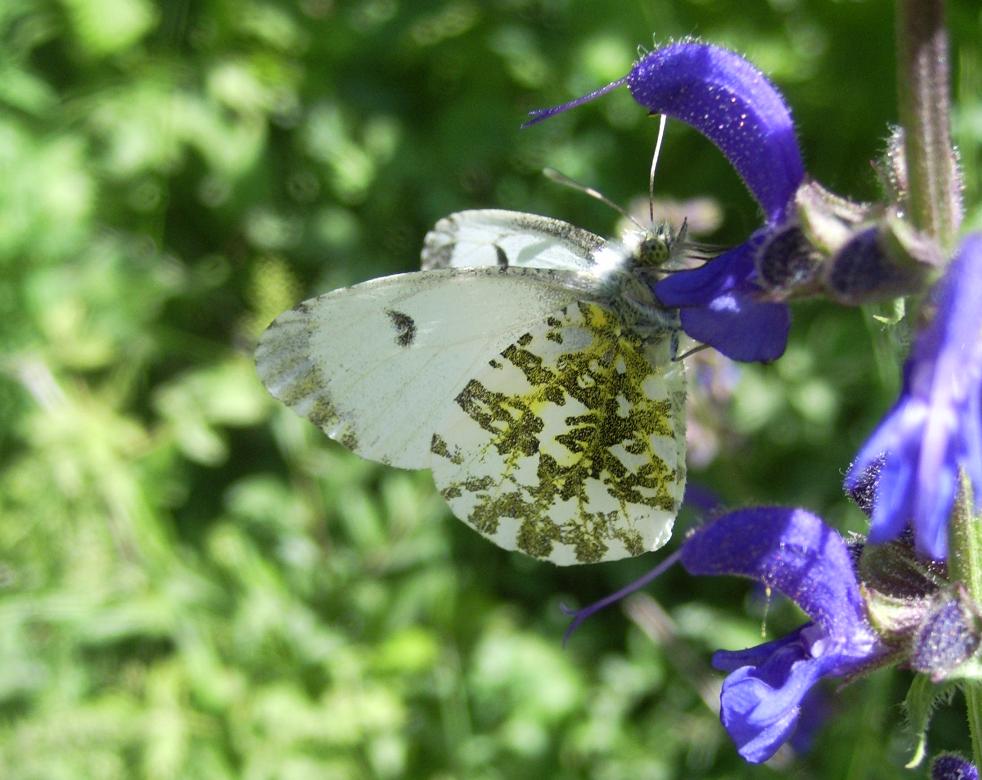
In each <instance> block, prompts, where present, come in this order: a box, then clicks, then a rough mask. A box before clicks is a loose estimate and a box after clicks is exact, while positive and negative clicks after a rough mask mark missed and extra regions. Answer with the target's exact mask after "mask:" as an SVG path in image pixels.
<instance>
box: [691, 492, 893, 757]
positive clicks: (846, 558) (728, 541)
mask: <svg viewBox="0 0 982 780" xmlns="http://www.w3.org/2000/svg"><path fill="white" fill-rule="evenodd" d="M681 561H682V565H683V566H684V567H685V568H686V569H687V570H688V571H689V572H690V573H691V574H699V575H706V574H731V575H738V576H743V577H749V578H751V579H754V580H757V581H758V582H761V583H763V584H764V585H767V586H768V587H771V588H774V589H775V590H778V591H780V592H782V593H783V594H784V595H786V596H788V597H789V598H790V599H792V600H793V601H794V602H795V603H796V604H797V605H798V606H799V607H801V609H802V610H804V612H805V613H807V614H808V616H809V617H811V619H812V620H811V622H809V623H806V624H805V625H803V626H801V627H800V628H798V629H796V630H795V631H793V632H792V633H790V634H788V635H787V636H785V637H782V638H781V639H777V640H775V641H773V642H767V643H765V644H762V645H759V646H757V647H753V648H749V649H747V650H740V651H736V652H732V651H719V652H717V653H716V654H715V655H714V657H713V665H714V666H716V668H718V669H721V670H723V671H727V672H730V674H729V676H728V677H727V678H726V680H725V681H724V683H723V690H722V693H721V696H720V707H721V711H720V718H721V720H722V722H723V726H724V727H725V728H726V730H727V732H728V733H729V734H730V737H731V738H732V739H733V741H734V742H735V743H736V745H737V749H738V751H739V753H740V755H741V756H743V758H744V759H746V760H747V761H749V762H751V763H760V762H762V761H766V760H767V759H768V758H770V757H771V756H772V755H773V754H774V753H775V752H776V751H777V749H778V748H779V747H780V746H781V745H782V744H783V743H784V742H785V741H787V740H788V739H789V738H790V737H791V736H792V734H793V733H794V730H795V727H796V726H797V724H798V721H799V718H800V717H801V712H802V702H803V701H804V699H805V696H806V695H807V694H808V692H809V691H810V690H811V689H812V687H813V686H814V685H815V683H817V682H818V681H819V680H820V679H822V678H824V677H833V676H835V677H841V676H851V675H854V674H858V673H859V672H861V671H864V670H866V669H868V668H870V667H872V666H874V665H876V664H877V663H879V662H881V661H883V660H885V659H887V658H888V657H889V656H890V655H891V652H892V651H891V650H890V649H889V648H888V647H886V646H885V645H884V644H883V643H882V642H881V641H880V640H879V638H878V637H877V635H876V633H875V632H874V631H873V629H872V628H871V627H870V625H869V623H868V621H867V617H866V609H865V605H864V603H863V599H862V597H861V594H860V588H859V583H858V581H857V578H856V573H855V570H854V569H853V564H852V558H851V556H850V553H849V550H848V548H847V546H846V544H845V542H844V541H843V540H842V537H840V536H839V534H838V533H836V532H835V531H834V530H833V529H831V528H829V527H828V526H827V525H825V523H824V522H822V520H821V519H820V518H818V517H816V516H815V515H813V514H811V513H809V512H807V511H805V510H803V509H785V508H778V507H759V508H752V509H744V510H739V511H736V512H732V513H730V514H727V515H723V516H722V517H720V518H719V519H717V520H715V521H714V522H712V523H710V524H708V525H706V526H704V527H702V528H700V529H699V530H697V531H696V532H695V533H693V534H692V536H690V537H689V538H688V539H687V540H686V541H685V543H684V544H683V545H682V548H681Z"/></svg>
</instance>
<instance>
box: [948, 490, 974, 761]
mask: <svg viewBox="0 0 982 780" xmlns="http://www.w3.org/2000/svg"><path fill="white" fill-rule="evenodd" d="M948 534H949V538H948V546H949V548H950V549H949V551H948V572H949V576H950V579H951V580H952V581H953V582H962V583H964V585H965V587H966V588H967V590H968V593H969V595H970V596H971V597H972V600H973V601H974V602H975V603H976V604H982V522H980V519H979V517H978V514H977V512H976V510H975V499H974V497H973V495H972V481H971V480H970V479H969V477H968V475H967V474H966V473H965V472H964V471H961V472H960V474H959V485H958V496H957V497H956V499H955V507H954V510H953V512H952V515H951V526H950V528H949V531H948ZM962 690H963V691H964V693H965V706H966V707H967V709H968V730H969V733H970V734H971V736H972V755H973V757H974V760H975V765H976V766H977V767H982V685H980V684H979V683H978V682H975V681H966V682H965V683H963V684H962Z"/></svg>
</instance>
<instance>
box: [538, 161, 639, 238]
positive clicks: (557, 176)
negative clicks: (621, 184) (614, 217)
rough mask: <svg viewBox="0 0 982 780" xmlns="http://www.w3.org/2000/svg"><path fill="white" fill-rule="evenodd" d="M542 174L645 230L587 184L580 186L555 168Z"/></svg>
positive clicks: (545, 170)
mask: <svg viewBox="0 0 982 780" xmlns="http://www.w3.org/2000/svg"><path fill="white" fill-rule="evenodd" d="M542 173H543V175H544V176H545V177H546V178H547V179H550V180H551V181H554V182H556V184H562V185H563V186H564V187H570V188H572V189H574V190H578V191H580V192H582V193H584V194H585V195H589V196H590V197H591V198H596V199H597V200H599V201H600V202H601V203H605V204H607V205H608V206H610V207H611V208H612V209H613V210H614V211H616V212H617V213H618V214H620V215H621V216H622V217H624V218H625V219H628V220H630V221H631V222H633V223H634V224H635V225H636V226H637V227H638V229H639V230H644V225H642V224H641V223H640V222H638V221H637V220H636V219H635V218H634V217H632V216H631V215H630V214H628V213H627V211H625V210H624V209H623V208H621V207H620V206H618V205H617V204H616V203H614V201H612V200H611V199H610V198H608V197H607V196H606V195H604V194H603V193H602V192H600V191H599V190H595V189H594V188H593V187H587V186H586V185H585V184H580V183H579V182H578V181H576V180H575V179H571V178H569V176H567V175H566V174H564V173H560V172H559V171H557V170H556V169H555V168H543V169H542Z"/></svg>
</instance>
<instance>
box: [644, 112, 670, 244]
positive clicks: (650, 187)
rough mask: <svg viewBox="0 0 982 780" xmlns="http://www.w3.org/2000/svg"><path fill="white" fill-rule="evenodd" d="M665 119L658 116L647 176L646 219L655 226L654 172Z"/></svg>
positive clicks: (662, 116)
mask: <svg viewBox="0 0 982 780" xmlns="http://www.w3.org/2000/svg"><path fill="white" fill-rule="evenodd" d="M666 119H667V117H666V116H665V115H664V114H659V115H658V138H657V139H656V140H655V153H654V154H653V155H651V172H650V173H649V174H648V219H649V220H650V221H651V224H652V225H653V224H655V170H656V169H657V168H658V156H659V155H660V154H661V142H662V139H663V138H664V137H665V123H666Z"/></svg>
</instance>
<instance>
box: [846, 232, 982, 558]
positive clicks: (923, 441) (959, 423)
mask: <svg viewBox="0 0 982 780" xmlns="http://www.w3.org/2000/svg"><path fill="white" fill-rule="evenodd" d="M980 300H982V234H979V233H976V234H973V235H971V236H969V237H968V238H966V239H965V241H964V242H963V243H962V245H961V248H960V250H959V252H958V254H957V256H956V257H955V259H954V260H953V261H952V263H951V265H950V266H949V267H948V269H947V271H946V273H945V275H944V277H943V278H942V279H941V281H940V282H939V283H938V285H937V286H936V288H935V289H934V291H933V297H932V298H931V299H930V301H929V305H931V306H932V307H933V308H934V309H935V312H936V313H935V315H934V319H933V320H931V322H930V323H929V324H928V325H927V327H925V328H924V329H923V330H922V331H920V332H919V333H918V334H917V336H916V338H915V339H914V344H913V347H912V348H911V352H910V357H909V358H908V359H907V362H906V364H905V365H904V375H903V388H902V390H901V393H900V398H899V399H898V400H897V402H896V404H894V406H893V409H891V410H890V412H889V413H888V414H887V416H886V417H885V418H884V419H883V421H882V422H881V423H880V425H879V427H878V428H877V429H876V430H875V431H874V432H873V435H872V436H871V437H870V438H869V440H868V441H867V442H866V443H865V444H864V445H863V448H862V449H861V450H860V451H859V454H858V455H857V456H856V461H855V462H854V463H853V464H852V466H851V467H850V469H849V472H848V474H847V475H846V479H845V487H846V490H848V491H850V492H853V491H856V490H857V489H858V488H859V487H860V486H861V485H862V483H863V481H864V479H866V477H867V475H868V472H869V470H870V469H873V468H878V469H879V473H878V475H877V476H876V477H875V488H874V499H873V512H872V518H871V525H870V534H869V540H870V542H873V543H874V544H877V543H883V542H887V541H890V540H892V539H894V538H896V537H897V536H899V535H900V533H901V532H902V531H903V530H904V529H905V528H906V527H907V526H908V524H909V525H910V526H911V527H912V528H913V532H914V543H915V546H916V548H917V551H918V553H920V554H921V555H923V556H926V557H928V558H932V559H934V560H942V559H945V558H947V555H948V516H949V514H950V512H951V508H952V504H953V502H954V497H955V492H956V485H957V477H958V471H959V469H964V470H965V472H966V473H967V475H968V477H969V478H970V479H971V481H972V487H973V490H974V493H975V495H976V496H978V495H982V306H980V305H979V301H980Z"/></svg>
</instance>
